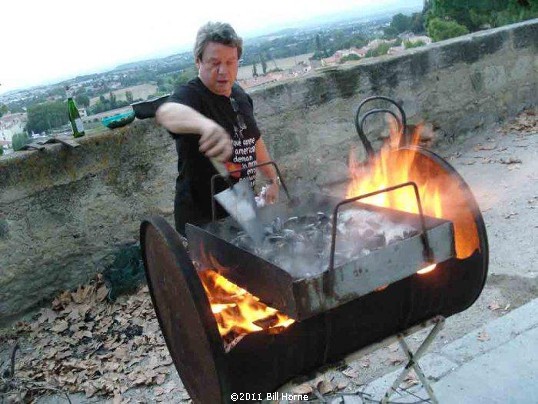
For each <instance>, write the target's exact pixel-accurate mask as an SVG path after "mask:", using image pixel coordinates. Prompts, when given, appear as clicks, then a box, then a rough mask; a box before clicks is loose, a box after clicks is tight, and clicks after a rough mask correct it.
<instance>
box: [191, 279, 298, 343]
mask: <svg viewBox="0 0 538 404" xmlns="http://www.w3.org/2000/svg"><path fill="white" fill-rule="evenodd" d="M198 274H199V276H200V279H201V281H202V284H203V286H204V289H205V291H206V294H207V296H208V298H209V303H210V304H211V311H212V312H213V315H214V316H215V319H216V320H217V325H218V328H219V333H220V335H221V336H222V337H223V339H224V342H225V344H226V345H230V344H231V345H235V343H237V341H236V339H237V338H238V337H241V336H243V335H245V334H249V333H252V332H256V331H262V330H267V329H270V330H273V331H281V330H283V329H285V328H286V327H288V326H290V325H291V324H293V323H294V320H292V319H290V318H289V317H287V316H286V315H284V314H281V313H279V312H278V311H277V310H276V309H273V308H271V307H268V306H267V305H265V304H263V303H261V302H260V300H259V299H258V298H257V297H256V296H253V295H251V294H250V293H248V292H247V291H246V290H245V289H242V288H240V287H239V286H237V285H235V284H233V283H232V282H230V281H229V280H227V279H226V278H225V277H223V276H221V275H219V274H217V273H216V272H214V271H212V270H209V269H206V270H203V271H198Z"/></svg>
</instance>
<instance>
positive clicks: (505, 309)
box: [503, 303, 510, 311]
mask: <svg viewBox="0 0 538 404" xmlns="http://www.w3.org/2000/svg"><path fill="white" fill-rule="evenodd" d="M509 308H510V303H508V304H507V305H506V307H505V308H504V309H503V310H504V311H507V310H508V309H509Z"/></svg>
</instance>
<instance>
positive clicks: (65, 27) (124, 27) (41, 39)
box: [0, 0, 422, 94]
mask: <svg viewBox="0 0 538 404" xmlns="http://www.w3.org/2000/svg"><path fill="white" fill-rule="evenodd" d="M372 4H373V5H372ZM415 4H417V5H420V4H422V0H376V1H375V2H372V1H371V0H269V1H263V0H248V1H245V0H237V1H234V0H229V1H226V0H218V1H215V0H203V1H196V0H194V1H193V0H187V1H181V0H146V1H144V2H142V1H136V0H135V1H133V0H131V1H125V0H83V1H80V0H79V1H72V0H71V1H64V0H3V1H2V4H1V5H0V94H3V93H6V92H8V91H11V90H15V89H20V88H26V87H30V86H35V85H40V84H48V83H54V82H57V81H61V80H64V79H68V78H71V77H75V76H77V75H82V74H88V73H95V72H100V71H105V70H107V69H112V68H114V67H115V66H117V65H118V64H121V63H125V62H131V61H137V60H143V59H147V58H151V57H156V56H158V57H161V56H167V55H171V54H174V53H179V52H183V51H185V50H189V49H191V48H192V45H193V43H194V37H195V35H196V31H197V30H198V28H199V27H200V26H201V25H203V24H204V23H206V22H207V21H223V22H229V23H230V24H232V26H233V27H234V28H235V30H236V31H237V33H238V34H239V35H240V36H243V37H244V38H245V37H249V36H250V37H252V36H255V35H256V34H258V33H260V32H266V33H267V32H271V31H273V30H274V31H277V30H278V29H281V28H283V27H287V26H293V25H294V24H297V23H299V22H301V21H305V20H308V19H312V18H319V17H322V16H324V15H330V14H335V13H338V12H345V11H351V10H364V11H365V13H368V12H369V11H370V10H371V9H372V8H376V7H377V8H383V7H395V8H396V7H402V6H412V5H415Z"/></svg>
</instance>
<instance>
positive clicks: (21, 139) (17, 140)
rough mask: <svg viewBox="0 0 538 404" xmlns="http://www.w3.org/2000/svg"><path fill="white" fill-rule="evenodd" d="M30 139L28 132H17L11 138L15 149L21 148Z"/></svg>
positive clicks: (12, 146)
mask: <svg viewBox="0 0 538 404" xmlns="http://www.w3.org/2000/svg"><path fill="white" fill-rule="evenodd" d="M28 140H29V138H28V135H27V134H26V133H16V134H14V135H13V138H12V139H11V148H12V149H13V150H15V151H18V150H21V149H22V148H23V147H24V146H25V145H26V144H27V143H28Z"/></svg>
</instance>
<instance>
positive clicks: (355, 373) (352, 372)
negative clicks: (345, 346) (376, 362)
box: [342, 367, 359, 379]
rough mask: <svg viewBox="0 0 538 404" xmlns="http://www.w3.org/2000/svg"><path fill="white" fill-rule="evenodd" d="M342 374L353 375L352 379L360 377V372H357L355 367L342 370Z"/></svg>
mask: <svg viewBox="0 0 538 404" xmlns="http://www.w3.org/2000/svg"><path fill="white" fill-rule="evenodd" d="M342 374H343V375H344V376H347V377H351V378H352V379H354V378H355V377H359V372H357V371H356V370H355V369H353V368H352V367H349V368H347V369H345V370H343V371H342Z"/></svg>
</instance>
